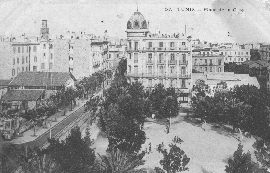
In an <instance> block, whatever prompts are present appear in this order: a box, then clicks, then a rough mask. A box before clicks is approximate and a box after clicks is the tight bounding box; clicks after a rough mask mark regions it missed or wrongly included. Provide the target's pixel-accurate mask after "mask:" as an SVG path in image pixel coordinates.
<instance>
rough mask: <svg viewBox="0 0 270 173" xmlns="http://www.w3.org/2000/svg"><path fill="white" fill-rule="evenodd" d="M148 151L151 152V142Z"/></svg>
mask: <svg viewBox="0 0 270 173" xmlns="http://www.w3.org/2000/svg"><path fill="white" fill-rule="evenodd" d="M149 153H151V142H150V143H149Z"/></svg>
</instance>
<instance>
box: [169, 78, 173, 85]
mask: <svg viewBox="0 0 270 173" xmlns="http://www.w3.org/2000/svg"><path fill="white" fill-rule="evenodd" d="M170 87H173V79H171V80H170Z"/></svg>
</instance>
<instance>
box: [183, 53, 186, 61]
mask: <svg viewBox="0 0 270 173" xmlns="http://www.w3.org/2000/svg"><path fill="white" fill-rule="evenodd" d="M186 59H187V57H186V54H183V62H184V63H186Z"/></svg>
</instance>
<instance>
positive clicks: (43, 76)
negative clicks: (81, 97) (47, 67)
mask: <svg viewBox="0 0 270 173" xmlns="http://www.w3.org/2000/svg"><path fill="white" fill-rule="evenodd" d="M69 79H73V80H75V78H74V76H73V75H72V74H71V73H69V72H20V73H19V74H18V75H17V76H16V77H15V78H14V79H13V80H12V81H11V82H10V84H9V86H63V85H65V83H66V81H68V80H69Z"/></svg>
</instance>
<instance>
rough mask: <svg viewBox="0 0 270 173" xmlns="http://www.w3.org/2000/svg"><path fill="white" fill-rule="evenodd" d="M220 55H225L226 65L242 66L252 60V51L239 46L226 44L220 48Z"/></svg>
mask: <svg viewBox="0 0 270 173" xmlns="http://www.w3.org/2000/svg"><path fill="white" fill-rule="evenodd" d="M218 50H219V52H220V55H224V63H236V64H242V63H243V62H245V61H248V60H250V49H249V48H244V47H242V46H239V45H238V44H231V43H225V44H222V45H220V47H219V48H218Z"/></svg>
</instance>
